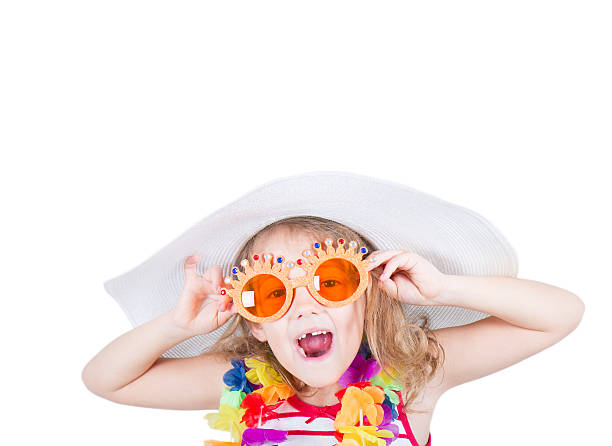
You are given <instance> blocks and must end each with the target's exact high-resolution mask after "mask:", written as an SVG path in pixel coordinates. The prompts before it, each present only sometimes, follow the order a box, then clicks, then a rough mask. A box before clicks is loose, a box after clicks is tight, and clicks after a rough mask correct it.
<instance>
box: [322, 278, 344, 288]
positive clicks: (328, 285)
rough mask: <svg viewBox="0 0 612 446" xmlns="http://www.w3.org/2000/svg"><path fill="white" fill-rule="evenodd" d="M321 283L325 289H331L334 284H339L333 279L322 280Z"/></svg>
mask: <svg viewBox="0 0 612 446" xmlns="http://www.w3.org/2000/svg"><path fill="white" fill-rule="evenodd" d="M322 283H323V286H324V287H325V288H331V287H334V286H336V284H338V283H340V282H338V281H337V280H334V279H329V280H324V281H323V282H322Z"/></svg>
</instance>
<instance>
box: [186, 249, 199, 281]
mask: <svg viewBox="0 0 612 446" xmlns="http://www.w3.org/2000/svg"><path fill="white" fill-rule="evenodd" d="M199 261H200V256H199V255H198V254H194V255H191V256H189V257H187V258H186V259H185V262H184V263H183V268H184V270H185V278H186V279H189V278H193V277H195V276H197V275H198V273H197V271H196V265H197V264H198V262H199Z"/></svg>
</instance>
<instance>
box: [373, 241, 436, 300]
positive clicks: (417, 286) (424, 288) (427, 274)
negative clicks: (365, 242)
mask: <svg viewBox="0 0 612 446" xmlns="http://www.w3.org/2000/svg"><path fill="white" fill-rule="evenodd" d="M372 257H374V258H375V260H374V262H372V261H369V265H368V267H367V270H368V271H370V270H371V271H372V274H373V275H374V276H375V277H377V278H378V280H379V282H380V284H381V285H382V287H383V289H385V290H386V291H387V292H389V293H390V294H391V295H392V296H395V297H396V299H398V300H399V301H400V302H403V303H407V304H410V305H438V302H436V300H435V299H436V298H437V297H438V296H440V294H441V293H442V290H443V288H444V286H445V282H446V277H447V276H446V275H445V274H443V273H442V272H440V271H439V270H438V269H437V268H436V267H435V266H433V265H432V264H431V263H429V262H428V261H427V260H425V259H424V258H423V257H421V256H419V255H418V254H416V253H414V252H410V251H402V250H383V251H374V252H372V253H371V254H370V255H369V256H368V259H369V258H372Z"/></svg>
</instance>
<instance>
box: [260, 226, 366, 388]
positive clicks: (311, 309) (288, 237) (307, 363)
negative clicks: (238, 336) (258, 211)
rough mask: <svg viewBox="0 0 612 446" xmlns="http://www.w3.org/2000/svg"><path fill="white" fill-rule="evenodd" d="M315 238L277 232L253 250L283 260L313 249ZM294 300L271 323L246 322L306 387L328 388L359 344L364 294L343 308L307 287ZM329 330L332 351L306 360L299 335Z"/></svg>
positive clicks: (295, 270) (299, 270) (294, 272)
mask: <svg viewBox="0 0 612 446" xmlns="http://www.w3.org/2000/svg"><path fill="white" fill-rule="evenodd" d="M316 241H321V240H313V239H312V238H311V237H309V236H308V235H305V234H290V233H288V232H277V233H276V234H273V235H272V236H269V237H267V238H265V239H263V240H257V242H256V243H255V246H254V249H253V253H251V254H254V253H259V254H262V253H268V252H270V253H272V254H274V255H275V256H284V258H285V262H288V261H294V262H295V260H297V259H298V258H300V257H302V251H304V250H305V249H308V248H312V244H313V243H314V242H316ZM305 274H306V270H304V269H303V268H301V267H299V266H297V265H296V266H295V267H294V268H293V269H292V270H290V272H289V277H290V278H294V277H299V276H303V275H305ZM293 293H294V294H293V303H292V304H291V307H289V310H287V312H286V313H285V314H284V315H283V317H281V318H280V319H277V320H275V321H273V322H265V323H261V324H256V323H253V322H250V321H249V326H250V328H251V332H252V333H253V335H254V336H255V337H256V338H257V339H258V340H259V341H261V342H264V341H267V342H268V344H269V345H270V348H271V349H272V351H273V352H274V355H275V356H276V358H277V359H278V360H279V362H280V363H281V364H282V365H283V367H285V369H287V370H288V371H289V372H290V373H291V374H293V375H294V376H296V377H298V378H299V379H301V380H302V381H304V382H305V383H306V384H308V385H309V386H310V387H326V386H329V385H332V384H335V383H337V382H338V379H339V378H340V376H342V374H343V373H344V372H345V371H346V369H348V367H349V366H350V365H351V362H352V361H353V359H354V358H355V355H356V354H357V351H358V350H359V346H360V344H361V339H362V333H363V324H364V314H365V297H364V296H363V295H362V296H361V297H359V298H358V299H357V300H355V301H353V302H351V303H350V304H348V305H344V306H341V307H327V306H325V305H322V304H320V303H319V302H318V301H317V300H316V299H315V298H314V297H313V296H312V295H311V294H310V291H309V290H308V288H306V287H305V286H302V287H298V288H296V289H295V290H294V291H293ZM315 330H316V331H320V330H325V331H327V332H331V333H332V344H331V351H330V352H329V354H326V355H325V356H324V357H321V358H305V357H304V356H303V355H302V353H301V352H300V351H299V350H298V344H297V338H298V337H299V336H300V335H302V334H304V333H309V332H312V331H315Z"/></svg>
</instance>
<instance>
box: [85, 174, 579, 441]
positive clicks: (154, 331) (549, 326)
mask: <svg viewBox="0 0 612 446" xmlns="http://www.w3.org/2000/svg"><path fill="white" fill-rule="evenodd" d="M313 177H317V180H318V183H319V184H322V183H324V182H325V181H326V180H330V181H339V180H338V179H339V178H340V180H341V181H344V182H345V183H343V184H342V186H343V188H344V189H343V190H344V192H351V191H353V192H354V191H355V190H357V189H359V191H360V194H361V196H360V198H361V199H363V198H364V194H366V193H367V192H365V189H367V190H369V191H370V193H372V194H376V193H377V191H376V190H375V189H376V187H375V186H378V187H385V188H388V187H390V184H389V183H384V182H375V181H374V180H372V179H369V178H367V177H358V176H351V175H346V174H338V173H333V174H329V173H323V174H309V175H308V174H307V175H303V176H300V177H292V178H290V179H285V180H283V181H282V182H276V183H273V184H270V183H268V185H267V186H265V187H263V188H260V189H259V192H261V196H262V197H266V199H267V202H266V206H267V207H268V208H269V209H274V212H276V213H277V214H278V215H267V216H266V218H268V219H272V222H270V223H268V224H267V225H265V226H263V227H262V226H261V224H259V227H258V229H257V230H256V231H254V233H251V234H250V235H249V236H247V237H246V240H244V241H243V242H242V243H241V245H240V248H239V249H238V250H237V252H234V253H233V256H232V258H233V261H232V262H231V265H224V266H225V267H226V268H227V267H231V269H230V270H229V271H228V274H227V275H225V276H224V274H223V270H222V268H221V266H219V265H218V264H214V263H212V264H211V262H210V261H209V262H208V263H209V264H210V266H209V267H208V268H206V270H205V272H204V274H203V275H200V274H199V273H198V271H197V269H198V266H199V265H200V264H201V263H199V262H200V260H201V259H200V255H198V254H195V255H191V256H189V257H188V258H187V259H186V260H184V261H181V268H180V270H179V271H177V272H176V274H178V273H179V272H180V274H181V276H182V277H181V278H182V279H183V280H182V284H180V286H181V288H180V292H179V293H178V299H175V300H174V302H172V306H171V308H169V309H168V310H167V311H165V312H163V313H161V314H160V315H158V316H156V317H154V318H151V317H149V318H148V320H147V321H146V322H144V323H142V324H140V325H139V326H137V327H136V328H134V329H133V330H131V331H130V332H128V333H125V334H124V335H122V336H120V337H119V338H118V339H116V340H115V341H113V342H112V343H111V344H109V345H108V346H106V347H105V348H104V349H103V350H102V351H101V352H100V353H98V355H96V356H95V357H94V358H93V359H92V360H91V361H90V362H89V363H88V364H87V366H86V367H85V369H84V370H83V380H84V382H85V384H86V385H87V387H88V388H89V389H90V390H91V391H92V392H94V393H95V394H97V395H100V396H102V397H104V398H107V399H109V400H112V401H116V402H118V403H122V404H132V405H137V406H145V407H159V408H168V409H213V408H217V407H218V409H219V410H218V411H216V412H213V413H209V414H207V415H206V416H205V418H206V420H207V422H208V424H209V425H210V427H212V428H214V429H221V430H225V431H227V432H228V433H227V440H228V441H223V442H221V441H216V440H207V441H206V442H205V444H207V445H211V446H212V445H224V444H226V445H231V444H233V445H240V444H245V445H276V444H287V445H290V444H294V445H298V444H309V445H313V446H315V445H340V446H347V445H350V446H357V445H360V446H368V445H379V446H388V445H389V443H393V444H394V445H398V446H399V445H411V446H425V445H431V435H430V433H429V426H430V421H431V417H432V414H433V408H434V406H435V405H436V401H437V400H438V399H439V398H440V396H441V395H442V394H443V393H444V392H446V391H447V390H448V389H450V388H452V387H454V386H457V385H459V384H462V383H465V382H468V381H471V380H474V379H477V378H480V377H483V376H486V375H488V374H491V373H494V372H495V371H497V370H500V369H503V368H505V367H508V366H509V365H511V364H514V363H517V362H519V361H521V360H522V359H524V358H526V357H528V356H531V355H533V354H535V353H537V352H539V351H541V350H543V349H545V348H547V347H549V346H551V345H553V344H554V343H556V342H558V341H559V340H560V339H562V338H563V337H564V336H566V335H567V334H569V333H570V332H571V331H572V330H573V329H574V328H575V327H576V326H577V324H578V323H579V321H580V319H581V317H582V314H583V311H584V304H583V303H582V301H581V300H580V299H579V298H578V297H577V296H575V295H574V294H572V293H570V292H568V291H565V290H563V289H560V288H557V287H554V286H551V285H546V284H543V283H541V282H535V281H530V280H525V279H517V278H515V277H507V276H508V274H506V275H503V274H502V273H498V274H482V275H465V274H452V273H449V272H448V271H453V269H452V268H450V267H448V266H447V265H446V264H445V263H444V262H440V264H441V265H443V266H444V269H445V270H447V272H442V271H441V270H440V269H439V268H437V267H436V266H434V264H433V263H432V262H430V261H428V260H426V259H425V258H424V257H423V256H421V255H419V254H417V252H416V249H414V250H411V249H377V245H376V244H375V242H373V241H372V238H375V237H376V236H379V235H380V234H377V233H376V232H375V231H374V230H373V229H372V228H373V227H374V226H373V225H371V226H368V225H367V224H366V223H363V226H361V229H360V231H359V232H358V231H356V230H355V229H354V228H353V227H351V226H349V225H346V224H343V223H340V222H339V221H337V220H333V219H330V218H326V217H322V216H316V215H311V214H314V212H310V213H306V212H303V210H302V213H303V215H300V216H297V215H296V216H289V217H287V216H286V215H287V213H286V212H283V210H282V209H279V207H278V206H277V207H275V205H278V204H279V203H281V201H282V200H284V199H285V198H278V197H276V198H275V196H274V194H273V193H271V189H272V188H273V187H276V188H277V189H278V190H284V191H286V190H287V188H286V186H288V183H290V184H289V186H292V189H291V190H294V191H297V190H298V189H297V188H295V186H296V184H295V183H291V181H297V180H301V179H308V180H309V181H312V179H313ZM355 181H357V183H355ZM364 181H365V182H368V187H367V188H365V189H364V188H361V187H358V186H362V185H363V182H364ZM281 183H282V184H281ZM280 186H285V187H280ZM327 186H329V184H328V185H327ZM266 187H267V189H266ZM393 187H395V191H396V193H398V194H399V193H401V192H403V191H405V190H406V189H405V188H402V187H401V186H399V185H393ZM312 189H316V188H311V190H312ZM328 190H329V189H328ZM331 190H334V189H331ZM341 191H342V189H336V192H338V194H339V195H341ZM385 192H386V193H387V194H389V193H390V191H389V190H386V191H385ZM411 192H412V193H413V194H414V190H411ZM256 193H258V191H255V192H253V193H251V194H250V195H249V196H247V197H244V199H243V201H240V200H239V201H237V202H235V203H233V204H232V205H230V206H233V209H244V207H241V206H242V205H243V204H244V203H247V202H248V203H255V204H252V206H253V210H254V211H253V212H255V210H257V211H260V210H261V205H262V202H261V201H257V200H255V202H254V201H253V198H254V196H255V194H256ZM311 194H312V195H313V196H316V197H317V199H318V201H317V206H321V207H323V208H324V205H325V203H324V202H325V200H326V198H325V195H324V194H322V193H321V194H319V195H317V192H316V190H312V191H311ZM285 195H287V194H285ZM327 195H328V196H329V195H332V194H327ZM349 195H353V194H349V193H345V195H344V197H345V198H346V197H348V196H349ZM422 197H425V198H426V199H429V200H434V199H435V198H434V197H431V196H426V195H424V194H423V195H422ZM293 198H296V197H293ZM301 198H302V199H304V197H301ZM341 198H342V197H340V198H327V200H328V201H333V200H340V199H341ZM247 199H248V200H247ZM436 200H437V199H436ZM361 202H363V201H361ZM366 202H367V201H366ZM370 203H371V202H370ZM347 204H350V203H347ZM355 205H356V206H358V203H357V202H356V203H355ZM405 206H406V209H405V210H407V209H408V205H407V204H406V205H405ZM452 206H453V205H451V204H445V212H446V213H447V214H448V213H449V210H450V209H452ZM348 207H350V206H348ZM348 207H347V208H348ZM411 209H414V202H413V203H412V206H411ZM422 209H424V210H429V209H432V207H431V206H424V205H422ZM460 209H461V212H464V213H466V210H465V209H464V208H460ZM361 211H362V212H364V209H361ZM353 212H354V213H355V214H358V213H359V212H360V209H359V208H357V209H354V210H353ZM427 212H430V215H429V216H430V217H431V218H432V219H431V221H436V219H435V218H434V215H433V214H432V211H427ZM470 212H471V211H470ZM294 213H296V214H297V212H295V211H294ZM321 213H324V211H320V212H319V214H321ZM283 215H284V217H283ZM419 215H421V216H422V214H419ZM471 215H473V213H472V214H471ZM214 216H216V217H214ZM397 216H398V217H399V218H402V217H406V216H408V214H406V213H405V214H402V213H401V212H398V213H397ZM270 217H272V218H270ZM362 217H363V215H362ZM211 218H217V219H218V221H221V218H222V215H219V213H217V214H213V217H209V221H210V219H211ZM374 218H379V217H374ZM349 220H350V219H349ZM365 220H367V219H365ZM450 220H452V221H454V222H457V221H459V219H458V217H457V215H454V218H452V217H451V218H450ZM238 221H239V220H234V222H235V223H234V225H235V226H236V227H238V226H239V223H238ZM205 222H206V220H205V221H203V222H201V223H200V224H199V225H198V226H199V227H202V228H204V227H205V226H206V224H205ZM463 225H464V227H465V226H466V225H467V223H463ZM377 227H378V226H377ZM429 227H431V225H430V226H429ZM457 227H459V225H457ZM457 227H453V228H451V229H452V232H453V233H457V234H458V237H459V239H460V240H461V242H462V243H464V245H463V249H464V254H465V252H468V251H469V242H470V240H469V239H468V238H467V237H461V234H459V232H460V231H459V230H458V229H457ZM217 228H219V227H218V226H217ZM488 228H489V229H491V226H490V224H489V226H488ZM195 229H196V228H192V229H191V233H192V234H194V231H195ZM235 229H236V228H235ZM472 229H473V228H472ZM218 230H219V229H218ZM416 231H417V230H416V229H415V228H413V230H412V232H416ZM226 232H227V237H230V235H229V234H230V233H231V231H230V230H229V229H227V230H226ZM236 233H240V231H236ZM366 233H367V235H365V234H366ZM469 233H470V234H474V235H473V237H474V238H475V239H476V238H478V237H483V239H484V236H482V235H480V234H481V232H479V231H470V232H469ZM216 234H221V232H217V233H216ZM432 234H433V233H432ZM394 235H395V236H396V237H397V238H399V239H400V240H404V241H405V242H407V243H410V240H409V239H408V238H407V236H406V235H405V233H402V232H401V231H398V232H395V234H394ZM200 236H201V234H200ZM497 236H498V239H501V236H500V235H499V234H497ZM442 237H443V235H442V233H441V232H439V233H437V234H433V235H432V236H431V237H430V238H429V239H430V240H436V239H438V238H442ZM419 240H420V241H421V242H423V243H425V244H426V242H425V241H424V240H427V236H425V235H421V236H420V237H419ZM178 243H185V246H193V244H194V242H193V239H192V238H191V239H190V237H186V236H183V237H181V238H179V239H177V240H175V241H174V242H173V244H174V247H175V248H176V247H177V246H178V245H177V244H178ZM211 243H212V242H211ZM486 243H487V244H489V245H494V244H495V242H494V241H493V239H492V238H490V237H489V238H486ZM380 244H382V243H381V242H379V245H380ZM387 245H388V246H390V245H391V244H390V243H387ZM210 246H212V245H210ZM216 246H223V247H225V246H229V244H228V240H226V241H223V242H219V243H218V244H217V245H216ZM388 246H386V247H388ZM178 251H180V250H179V249H175V250H174V255H176V252H178ZM194 251H195V249H194ZM169 252H170V250H169V249H168V248H166V249H165V250H162V251H161V252H160V253H159V254H158V256H160V258H161V257H162V256H166V257H167V256H168V255H169ZM192 252H193V251H192ZM202 252H206V251H204V250H202ZM422 252H424V253H427V254H429V255H430V256H431V257H432V258H433V259H435V258H436V255H435V254H436V253H433V255H431V254H432V252H431V251H429V250H427V249H423V251H422ZM437 254H439V255H442V254H441V253H440V252H438V253H437ZM220 257H223V255H221V256H220ZM225 257H226V258H227V256H225ZM483 257H484V258H485V259H486V256H483ZM445 258H448V257H447V256H445ZM457 258H461V260H462V261H463V264H467V263H468V262H467V261H466V257H457ZM183 259H184V256H183ZM152 260H155V257H154V258H153V259H151V260H150V262H151V261H152ZM480 261H481V262H482V263H492V262H486V260H485V261H482V260H480ZM457 263H461V262H457ZM493 263H494V262H493ZM144 266H145V265H143V266H141V267H140V270H139V271H136V270H135V272H137V273H138V274H139V275H140V276H142V275H143V274H145V275H146V274H147V272H146V270H144V268H143V267H144ZM143 271H144V272H143ZM454 271H457V270H454ZM459 271H465V270H461V269H459ZM487 272H490V271H489V270H487ZM148 274H151V273H150V272H149V273H148ZM509 275H511V274H509ZM166 282H168V279H166ZM169 282H170V283H172V282H173V281H172V280H170V281H169ZM133 283H135V282H133ZM107 290H109V292H111V291H112V292H111V294H113V293H115V296H117V295H118V292H117V289H112V287H108V286H107ZM141 291H142V287H141ZM127 302H128V300H127V299H124V300H123V305H122V306H123V307H124V309H126V308H128V307H129V305H128V304H127ZM120 303H121V302H120ZM418 310H426V311H422V312H420V313H419V311H418ZM438 310H441V311H446V312H447V313H440V312H438V313H436V311H438ZM448 311H451V313H448ZM478 312H480V313H478ZM475 313H476V314H484V315H485V316H486V315H490V316H489V317H485V318H482V317H479V316H476V317H477V318H478V320H476V321H475V322H473V320H474V318H475V316H474V315H475ZM136 314H137V312H136V311H135V310H134V307H132V308H131V313H130V312H128V315H130V316H131V317H130V319H131V320H132V322H133V323H134V325H138V321H137V320H136V319H137V318H136V317H135V315H136ZM441 314H445V317H446V319H445V321H444V323H442V324H441V323H440V321H441V320H442V319H443V317H442V316H441ZM449 314H451V315H452V316H450V317H449V316H448V315H449ZM419 315H420V316H422V322H421V323H420V324H416V323H415V322H417V320H416V319H419V318H418V317H417V316H419ZM469 317H471V320H470V319H469ZM436 318H437V319H436ZM466 318H468V322H469V323H465V321H466ZM436 320H437V323H438V325H442V327H441V328H436V329H434V328H432V327H433V325H435V324H434V323H435V322H436ZM432 321H433V322H432ZM460 322H463V324H461V325H460V324H459V323H460ZM194 341H195V342H196V344H197V345H196V347H194V345H191V344H189V342H194ZM181 346H185V348H187V349H189V348H191V349H193V348H196V349H198V350H197V351H198V352H199V354H195V355H194V354H190V355H185V354H184V352H181V351H179V352H178V353H179V357H176V356H174V357H168V353H169V352H171V351H172V349H176V348H177V347H181ZM203 347H204V348H203ZM175 351H176V350H175ZM181 353H183V355H182V357H180V356H181Z"/></svg>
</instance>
